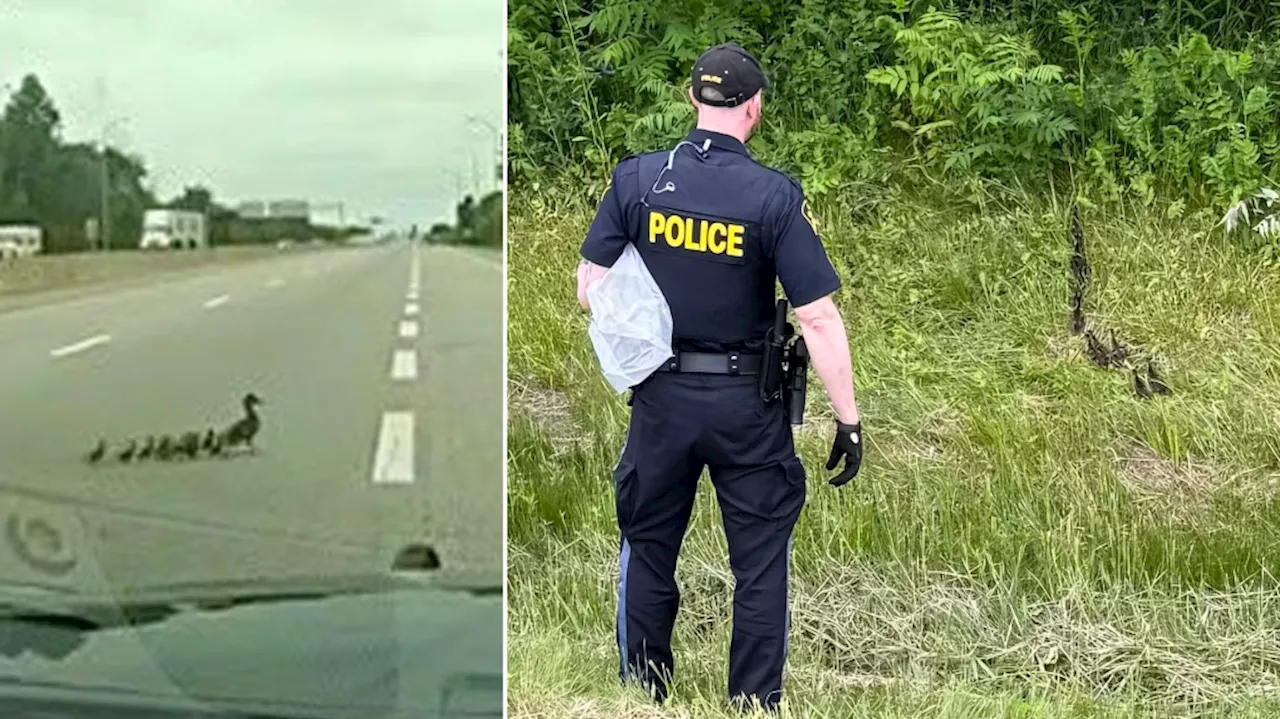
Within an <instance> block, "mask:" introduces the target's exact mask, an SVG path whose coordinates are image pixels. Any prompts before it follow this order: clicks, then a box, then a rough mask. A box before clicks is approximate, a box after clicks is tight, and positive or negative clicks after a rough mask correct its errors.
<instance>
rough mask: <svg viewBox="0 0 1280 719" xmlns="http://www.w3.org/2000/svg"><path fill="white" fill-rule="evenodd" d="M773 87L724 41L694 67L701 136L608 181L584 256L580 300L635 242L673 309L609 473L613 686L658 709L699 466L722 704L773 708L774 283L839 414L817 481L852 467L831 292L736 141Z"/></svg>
mask: <svg viewBox="0 0 1280 719" xmlns="http://www.w3.org/2000/svg"><path fill="white" fill-rule="evenodd" d="M768 86H769V85H768V81H767V79H766V78H765V75H764V72H763V70H762V69H761V67H760V64H759V63H758V62H757V61H756V59H755V58H754V57H752V56H751V55H750V54H749V53H748V52H747V51H746V50H744V49H743V48H741V47H739V46H737V45H732V44H726V45H718V46H716V47H713V48H711V49H710V50H708V51H707V52H706V53H704V54H703V55H702V57H700V58H699V59H698V61H697V62H696V63H695V64H694V67H693V86H692V88H691V89H690V93H689V97H690V100H691V101H692V102H693V104H694V107H695V109H696V110H697V115H698V124H697V128H696V129H694V130H693V131H692V132H690V133H689V135H688V136H687V137H686V138H685V140H684V141H683V142H681V143H679V144H678V145H677V146H676V147H675V148H673V149H671V150H669V151H663V152H654V153H648V154H641V155H633V156H630V157H628V158H626V159H624V160H623V161H622V162H621V163H619V164H618V166H617V167H616V168H615V169H614V171H613V177H612V180H611V182H610V186H609V189H608V190H607V191H606V192H605V195H604V197H603V199H602V200H601V203H600V207H599V209H598V210H597V214H596V217H595V220H594V221H593V223H592V225H591V228H590V230H589V231H588V233H587V238H586V240H585V242H584V243H583V245H582V250H581V254H582V257H583V262H582V264H581V265H580V266H579V271H578V296H579V301H580V303H581V304H582V305H583V307H584V308H585V307H588V303H587V300H586V288H587V287H588V286H590V285H591V284H592V283H593V282H595V281H596V280H598V279H599V278H600V277H602V276H603V275H604V273H606V272H607V268H608V267H609V266H611V265H612V264H613V263H614V262H615V261H616V260H617V259H618V257H619V256H620V255H621V254H622V251H623V249H624V247H625V246H626V245H627V243H634V244H635V246H636V247H637V249H638V250H639V252H640V256H641V257H642V258H643V259H644V262H645V265H646V266H647V267H648V269H649V272H650V273H651V274H652V275H653V278H654V280H655V281H656V282H657V284H658V287H659V288H660V289H661V290H662V293H663V295H664V296H665V297H666V299H667V302H668V304H669V305H670V307H671V316H672V320H673V324H674V332H673V334H674V337H673V338H672V339H673V349H674V350H675V356H674V357H673V358H672V359H671V361H670V362H668V363H667V364H666V365H664V366H663V367H662V368H660V369H659V370H658V371H656V372H655V373H654V374H653V375H651V376H650V377H649V378H648V379H647V380H645V381H644V382H642V383H640V385H638V386H636V387H633V388H632V393H631V423H630V428H629V430H628V433H627V439H626V443H625V445H624V446H623V450H622V453H621V457H620V460H619V462H618V466H617V468H616V469H615V471H614V485H615V494H616V509H617V516H618V527H619V529H620V531H621V542H620V544H621V546H620V567H619V569H620V575H619V586H618V605H617V620H616V621H617V640H618V650H619V654H620V666H619V672H620V676H621V677H622V679H623V680H624V681H627V680H638V681H640V682H641V683H642V684H644V685H645V686H647V687H648V688H649V690H650V691H651V692H653V694H654V696H655V698H656V699H658V700H659V701H662V700H664V699H665V698H666V696H667V692H668V686H669V682H670V679H671V676H672V672H673V671H674V668H675V663H674V661H673V658H672V655H671V633H672V629H673V625H674V623H675V618H676V611H677V608H678V606H679V601H680V597H679V591H678V589H677V585H676V581H675V569H676V557H677V555H678V554H679V551H680V545H681V542H682V540H683V538H684V534H685V530H686V528H687V527H688V523H689V517H690V514H691V512H692V509H693V504H694V494H695V492H696V490H697V483H698V479H699V477H700V475H701V473H702V470H703V468H704V467H707V468H709V469H710V474H711V482H712V484H713V486H714V487H715V491H716V496H717V498H718V500H719V504H720V509H721V513H722V514H723V517H724V529H725V535H726V538H727V540H728V544H729V563H730V566H731V567H732V569H733V574H734V577H735V580H736V586H735V589H734V597H733V637H732V642H731V645H730V650H729V696H730V698H731V699H735V700H743V699H746V700H752V699H754V700H756V701H758V702H759V703H760V704H761V705H763V706H764V707H765V708H767V709H774V708H776V707H777V704H778V702H779V700H780V699H781V696H782V673H783V665H784V664H785V662H786V655H787V644H788V633H789V630H790V614H789V610H788V601H787V582H788V573H789V570H790V564H791V534H792V530H793V528H794V527H795V524H796V520H797V519H798V518H799V516H800V510H801V508H802V507H803V506H804V502H805V470H804V467H803V465H802V464H801V463H800V460H799V459H798V458H797V457H796V453H795V445H794V443H793V440H792V435H791V426H790V424H789V422H788V419H787V414H786V410H785V408H784V407H783V406H782V404H781V403H780V402H778V401H776V400H775V401H766V400H765V399H764V398H763V397H762V394H761V391H760V386H759V377H757V375H758V374H759V372H760V367H761V352H762V349H763V348H764V345H765V338H766V334H767V332H768V330H769V328H770V326H771V325H772V318H773V316H774V303H775V298H774V287H775V281H776V280H780V281H781V284H782V289H783V292H784V293H785V295H786V297H787V300H788V301H789V302H790V304H791V305H792V306H793V307H795V312H796V317H797V319H798V320H799V324H800V327H801V330H802V332H803V336H804V338H805V342H806V344H807V345H808V348H809V353H810V361H811V363H812V364H813V367H814V370H815V371H816V372H817V374H818V377H819V379H821V380H822V383H823V385H824V386H825V388H826V390H827V392H828V394H829V396H830V397H831V400H832V404H833V407H834V409H835V412H836V416H837V422H836V432H835V439H834V441H833V443H832V449H831V454H830V456H829V458H828V462H827V469H828V470H833V469H835V468H836V467H837V466H838V464H839V462H840V460H842V459H843V460H844V469H843V471H842V472H840V474H838V475H837V476H836V477H834V478H833V479H832V480H831V482H830V483H831V484H832V485H835V486H840V485H843V484H844V483H846V482H848V481H849V480H850V479H852V478H853V477H854V475H856V474H857V472H858V468H859V466H860V464H861V461H862V442H861V440H862V428H861V424H860V420H859V415H858V407H857V404H856V402H855V400H854V393H853V371H852V365H851V362H850V358H849V348H848V343H847V341H846V338H845V331H844V325H843V323H842V321H841V318H840V314H839V312H838V311H837V309H836V307H835V303H834V302H833V301H832V299H831V295H832V294H833V293H835V292H836V291H837V290H838V289H839V288H840V279H839V276H838V275H837V274H836V272H835V270H834V269H833V268H832V266H831V263H830V261H829V260H828V259H827V255H826V252H825V251H824V249H823V246H822V242H821V240H819V238H818V235H817V232H816V230H815V227H814V225H813V223H812V221H811V220H810V218H809V215H808V212H807V209H806V207H805V198H804V193H803V192H802V191H801V189H800V187H799V185H797V184H796V182H795V181H793V180H791V179H790V178H789V177H787V176H786V175H784V174H782V173H780V172H778V171H776V170H772V169H769V168H767V167H764V166H763V165H760V164H759V163H757V162H756V161H755V160H753V159H752V158H751V156H750V154H749V153H748V151H747V148H746V145H745V144H744V143H745V142H746V140H747V138H748V137H749V136H750V135H751V133H752V131H753V130H754V128H755V127H756V125H757V124H758V123H759V122H760V113H761V93H762V90H765V89H767V88H768Z"/></svg>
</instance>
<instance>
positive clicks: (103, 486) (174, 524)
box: [0, 242, 505, 594]
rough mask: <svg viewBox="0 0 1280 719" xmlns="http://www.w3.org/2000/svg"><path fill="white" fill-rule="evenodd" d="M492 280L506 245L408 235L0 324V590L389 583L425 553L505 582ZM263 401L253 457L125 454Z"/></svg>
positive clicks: (48, 306)
mask: <svg viewBox="0 0 1280 719" xmlns="http://www.w3.org/2000/svg"><path fill="white" fill-rule="evenodd" d="M502 293H503V285H502V270H501V259H500V256H499V255H497V254H496V253H489V254H486V253H483V252H479V251H472V250H463V249H456V248H444V247H427V246H422V247H416V248H415V247H413V246H412V245H410V244H408V243H404V242H396V243H391V244H386V245H378V246H372V247H351V248H334V249H324V250H314V251H311V250H306V251H295V252H282V253H281V254H280V256H279V257H276V258H271V259H266V260H262V261H259V262H253V263H249V264H244V265H237V266H233V267H223V268H211V269H209V270H206V271H203V272H201V273H200V274H198V275H195V276H184V277H180V278H176V279H175V278H169V279H157V280H156V281H155V282H152V283H148V284H146V285H144V286H130V287H127V288H114V289H111V288H107V289H101V290H96V291H93V292H92V293H89V294H87V295H86V296H82V297H77V298H75V299H70V300H66V299H62V300H56V301H53V300H51V301H50V302H48V303H44V304H39V305H36V306H24V307H21V308H18V309H13V310H10V311H7V312H3V313H0V522H3V524H2V525H0V531H3V534H4V536H3V538H0V583H4V584H32V585H37V586H40V587H45V588H54V589H57V590H65V591H71V592H82V591H83V592H101V591H106V592H110V593H113V594H114V593H121V592H128V591H132V590H135V589H136V590H145V589H146V588H148V587H152V586H158V585H166V586H167V585H183V584H206V583H212V584H217V583H224V582H229V581H230V582H236V581H241V582H248V583H252V582H254V581H256V580H259V579H263V578H272V579H278V578H282V577H290V576H296V577H330V576H333V577H338V576H354V575H368V574H380V573H382V574H385V573H387V572H388V571H389V569H390V567H391V563H392V559H393V557H394V556H396V554H397V552H398V551H399V550H400V549H401V548H403V547H404V546H405V545H406V544H408V543H414V542H425V543H428V544H430V545H432V546H434V548H435V549H436V551H437V552H438V554H439V556H440V559H441V562H442V564H443V565H444V566H445V567H446V568H466V569H467V570H468V572H469V573H476V574H479V575H483V576H486V577H488V578H489V580H490V581H492V582H493V583H494V584H500V583H501V580H502V576H503V575H502V572H503V565H502V546H503V541H504V537H503V533H502V512H503V504H504V501H505V499H504V495H503V485H502V467H503V462H504V456H503V446H502V424H503V413H502V403H503V374H502V372H503V363H502V332H503V322H502ZM28 304H29V303H28ZM249 392H252V393H255V394H257V395H259V396H260V397H261V398H262V399H263V402H264V403H263V405H262V406H261V407H260V413H261V417H262V428H261V431H260V433H259V434H258V436H257V439H256V444H257V452H256V453H253V454H241V455H236V456H230V457H221V458H219V457H203V456H202V457H199V458H197V459H194V460H169V461H157V460H154V459H153V460H148V461H143V462H138V461H134V462H130V463H127V464H126V463H121V462H119V461H118V460H116V459H115V458H113V456H112V455H113V454H114V453H115V452H116V450H118V449H119V448H121V447H122V446H123V443H124V442H125V441H126V440H128V439H130V438H135V437H136V438H142V437H145V436H147V435H152V434H160V433H166V434H180V433H182V432H185V431H188V430H204V429H206V428H209V427H214V428H219V429H220V428H223V427H225V426H227V425H229V424H230V423H232V422H234V421H235V420H237V419H238V418H239V417H240V416H241V415H242V409H241V406H240V404H241V398H242V396H243V395H245V394H246V393H249ZM99 438H103V439H106V440H107V441H108V443H109V451H108V454H107V457H106V458H104V459H103V461H102V462H101V463H99V464H89V463H87V462H86V461H85V460H84V455H85V454H86V453H88V451H89V450H90V449H91V448H92V447H93V446H94V445H95V444H96V443H97V442H98V440H99Z"/></svg>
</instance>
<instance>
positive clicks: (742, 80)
mask: <svg viewBox="0 0 1280 719" xmlns="http://www.w3.org/2000/svg"><path fill="white" fill-rule="evenodd" d="M768 88H769V78H767V77H765V76H764V70H763V69H761V68H760V63H759V61H757V60H756V59H755V58H754V57H752V56H751V53H749V52H747V51H746V50H744V49H743V48H742V46H741V45H735V44H733V43H725V44H723V45H716V46H715V47H713V48H711V49H710V50H707V51H706V52H704V53H702V57H699V58H698V61H697V62H695V63H693V96H694V98H696V99H697V101H698V102H700V103H702V104H704V105H713V106H715V107H737V106H738V105H741V104H742V103H744V102H746V101H747V100H750V99H751V98H752V97H753V96H755V94H756V93H757V92H760V90H763V89H768Z"/></svg>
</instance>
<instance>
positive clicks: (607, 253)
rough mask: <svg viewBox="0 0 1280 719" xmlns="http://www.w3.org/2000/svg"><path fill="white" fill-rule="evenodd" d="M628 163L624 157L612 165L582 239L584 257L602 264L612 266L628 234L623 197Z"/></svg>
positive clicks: (620, 252) (627, 239)
mask: <svg viewBox="0 0 1280 719" xmlns="http://www.w3.org/2000/svg"><path fill="white" fill-rule="evenodd" d="M628 167H629V163H628V161H627V160H623V161H622V162H621V163H619V164H618V166H617V167H615V168H613V176H612V178H611V179H610V181H609V187H608V189H606V190H605V192H604V197H603V198H601V199H600V206H599V207H598V208H596V217H595V219H594V220H592V221H591V228H590V229H588V230H587V238H586V240H584V241H583V243H582V250H581V255H582V257H583V258H584V259H586V260H588V261H590V262H594V263H595V264H597V265H600V266H602V267H612V266H613V263H614V262H617V261H618V258H619V257H621V256H622V250H623V249H624V248H625V247H626V246H627V242H629V241H630V239H631V237H630V235H629V234H628V233H627V206H626V202H625V201H624V198H625V197H626V194H627V189H628V188H627V186H626V175H627V169H628Z"/></svg>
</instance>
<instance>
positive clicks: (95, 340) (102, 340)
mask: <svg viewBox="0 0 1280 719" xmlns="http://www.w3.org/2000/svg"><path fill="white" fill-rule="evenodd" d="M110 341H111V335H95V336H93V337H90V338H88V339H85V340H81V341H79V342H76V343H74V344H69V345H67V346H65V347H59V348H58V349H56V350H51V351H50V352H49V354H51V355H53V356H54V357H66V356H67V355H73V354H75V353H77V352H83V351H85V350H87V349H92V348H94V347H97V346H98V345H105V344H106V343H108V342H110Z"/></svg>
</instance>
